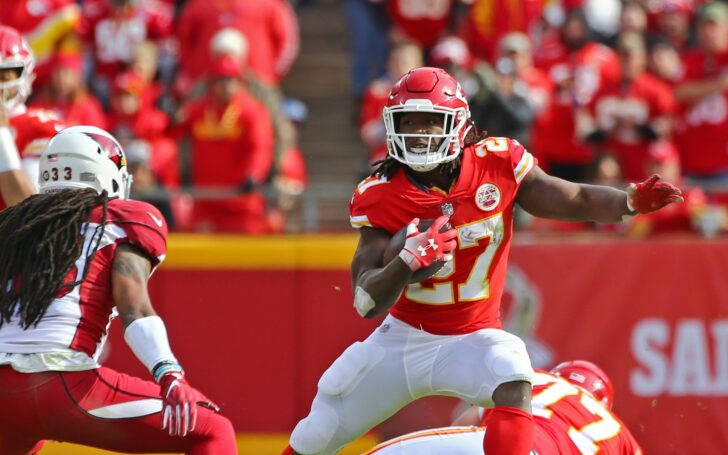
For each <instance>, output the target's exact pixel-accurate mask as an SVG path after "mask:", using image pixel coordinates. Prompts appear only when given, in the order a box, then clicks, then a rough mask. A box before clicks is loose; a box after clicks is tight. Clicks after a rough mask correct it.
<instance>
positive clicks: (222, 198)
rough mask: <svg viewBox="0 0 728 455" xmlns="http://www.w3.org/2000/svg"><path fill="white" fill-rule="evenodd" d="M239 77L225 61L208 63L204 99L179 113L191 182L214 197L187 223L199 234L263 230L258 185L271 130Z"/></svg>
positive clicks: (268, 159) (198, 204)
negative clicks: (186, 138) (189, 158)
mask: <svg viewBox="0 0 728 455" xmlns="http://www.w3.org/2000/svg"><path fill="white" fill-rule="evenodd" d="M242 73H243V70H242V67H241V65H240V63H239V62H238V61H237V60H236V59H234V58H231V57H229V56H228V57H223V58H221V59H220V60H218V61H217V62H215V63H213V65H212V67H211V68H210V71H209V73H208V82H209V91H208V94H207V95H206V96H205V97H204V98H203V99H201V100H198V101H195V102H192V103H191V104H190V105H188V106H186V107H185V108H184V109H183V112H182V113H181V125H180V127H181V130H183V131H186V132H189V135H190V139H191V155H192V183H193V184H194V185H195V187H196V188H197V189H198V190H203V191H204V190H207V191H209V192H214V193H215V194H210V196H211V197H214V198H215V199H202V198H198V199H197V200H196V201H195V204H194V208H193V216H192V219H193V220H194V222H195V223H196V225H195V226H194V228H195V229H196V230H199V231H216V232H243V233H249V234H260V233H266V232H268V231H269V225H268V222H267V215H266V207H265V198H264V197H263V194H262V191H261V184H262V182H264V181H265V180H266V178H267V177H268V174H269V172H270V169H271V165H272V163H273V130H272V127H271V124H270V120H269V116H268V113H267V112H266V110H265V107H264V106H263V105H262V104H260V103H259V102H258V101H256V100H255V99H253V98H252V97H251V96H250V94H248V92H247V90H246V89H245V86H244V85H243V83H242V81H241V77H242Z"/></svg>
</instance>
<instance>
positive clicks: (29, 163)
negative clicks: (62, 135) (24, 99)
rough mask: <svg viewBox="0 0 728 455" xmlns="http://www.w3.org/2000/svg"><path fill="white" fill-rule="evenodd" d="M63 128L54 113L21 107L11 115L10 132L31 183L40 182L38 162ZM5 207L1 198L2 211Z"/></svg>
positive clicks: (0, 208) (0, 206)
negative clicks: (44, 148) (47, 145)
mask: <svg viewBox="0 0 728 455" xmlns="http://www.w3.org/2000/svg"><path fill="white" fill-rule="evenodd" d="M63 128H65V125H64V124H63V122H61V120H60V119H59V118H58V117H57V116H56V115H55V114H54V113H53V112H50V111H46V110H44V109H34V108H30V109H27V108H26V107H25V106H21V107H20V108H17V109H16V110H15V111H14V112H13V113H12V114H11V116H10V130H11V132H12V133H13V136H14V137H15V146H16V147H17V148H18V153H19V154H20V158H21V160H22V161H23V170H24V171H25V173H26V174H28V178H29V179H30V181H31V182H33V183H36V182H37V181H38V160H39V159H40V154H41V152H42V151H43V147H45V145H46V143H47V142H48V140H50V138H51V137H53V136H54V135H55V134H56V133H57V132H58V131H60V130H62V129H63ZM0 196H2V195H1V194H0ZM5 207H6V206H5V202H4V201H3V200H2V198H0V210H2V209H4V208H5Z"/></svg>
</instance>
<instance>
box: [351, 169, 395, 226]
mask: <svg viewBox="0 0 728 455" xmlns="http://www.w3.org/2000/svg"><path fill="white" fill-rule="evenodd" d="M387 184H389V180H388V179H387V178H386V177H384V176H380V175H373V176H371V177H367V178H365V179H364V180H362V181H361V182H360V183H359V185H357V187H356V189H355V190H354V195H353V196H352V198H351V203H350V204H349V217H350V221H351V225H352V227H354V228H360V227H362V226H372V224H371V222H370V220H369V216H368V212H369V209H371V207H373V206H375V205H376V204H377V203H378V202H379V201H380V199H381V198H382V195H383V194H384V191H382V190H383V188H384V187H385V186H386V185H387Z"/></svg>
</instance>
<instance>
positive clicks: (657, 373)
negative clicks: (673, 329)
mask: <svg viewBox="0 0 728 455" xmlns="http://www.w3.org/2000/svg"><path fill="white" fill-rule="evenodd" d="M669 337H670V330H669V328H668V326H667V323H666V322H665V321H663V320H662V319H644V320H642V321H640V322H639V323H637V325H636V326H635V328H634V330H633V331H632V340H631V341H632V355H633V356H634V357H635V359H636V360H637V362H638V363H639V364H640V368H635V369H633V370H632V372H631V373H630V375H629V383H630V388H631V389H632V393H634V394H635V395H639V396H646V397H650V396H655V395H659V394H660V393H662V392H663V391H664V390H665V386H666V383H667V367H668V365H667V362H668V361H667V359H666V358H665V355H664V354H663V353H662V352H661V351H660V350H659V348H664V347H665V345H666V344H667V341H668V339H669ZM643 369H646V370H647V371H648V373H645V372H644V371H643Z"/></svg>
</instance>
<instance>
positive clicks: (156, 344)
mask: <svg viewBox="0 0 728 455" xmlns="http://www.w3.org/2000/svg"><path fill="white" fill-rule="evenodd" d="M124 340H125V341H126V344H128V345H129V347H130V348H131V350H132V352H133V353H134V355H136V356H137V358H138V359H139V361H140V362H142V364H144V366H145V367H147V369H148V370H149V372H150V373H153V374H154V368H155V367H156V366H157V365H158V364H160V362H165V363H169V364H175V365H179V364H178V362H177V359H176V358H175V356H174V354H172V349H171V348H170V347H169V339H168V338H167V329H166V328H165V326H164V321H162V318H160V317H159V316H147V317H144V318H139V319H136V320H135V321H133V322H132V323H131V324H129V326H127V328H126V330H125V331H124ZM180 370H181V368H180Z"/></svg>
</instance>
